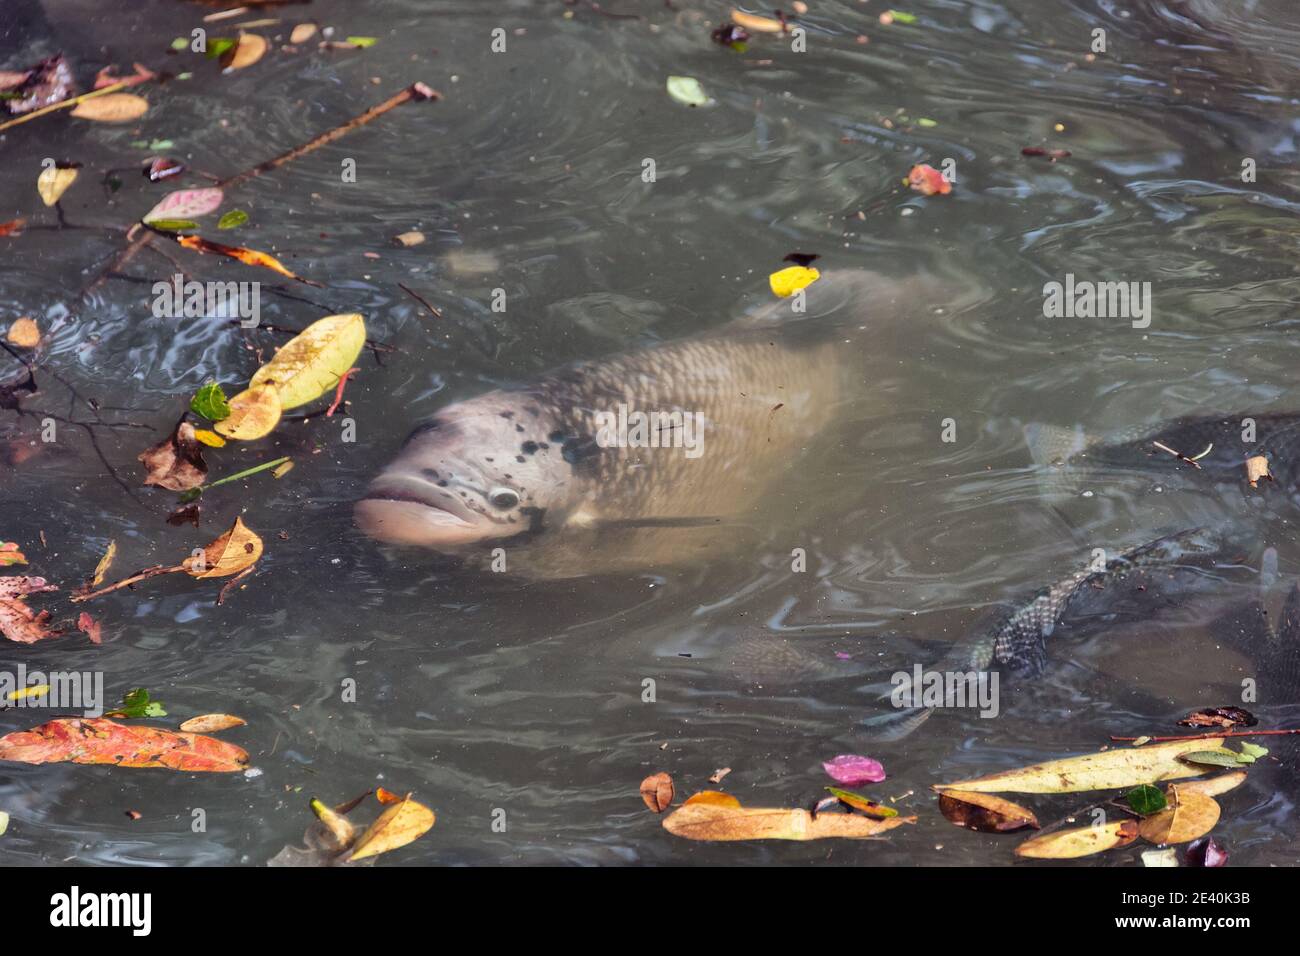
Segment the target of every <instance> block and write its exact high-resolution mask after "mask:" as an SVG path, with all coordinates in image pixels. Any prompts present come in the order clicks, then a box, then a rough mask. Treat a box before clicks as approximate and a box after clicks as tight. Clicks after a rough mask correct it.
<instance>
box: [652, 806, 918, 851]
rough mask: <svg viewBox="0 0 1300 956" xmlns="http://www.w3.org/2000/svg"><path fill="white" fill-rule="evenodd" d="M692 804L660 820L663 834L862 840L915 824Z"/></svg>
mask: <svg viewBox="0 0 1300 956" xmlns="http://www.w3.org/2000/svg"><path fill="white" fill-rule="evenodd" d="M697 796H698V795H697ZM693 800H694V798H692V800H688V801H687V802H686V803H685V805H683V806H681V807H679V808H678V809H676V810H674V811H673V812H672V813H670V814H669V815H668V816H667V817H665V818H664V824H663V825H664V829H665V830H667V831H668V832H669V833H671V834H673V835H674V836H679V837H684V838H685V839H687V840H713V841H716V840H821V839H826V838H828V837H839V838H842V839H849V840H865V839H868V838H870V837H875V836H879V835H880V834H882V833H885V832H886V831H888V830H892V829H894V827H897V826H901V825H902V824H904V823H915V822H916V817H891V818H889V819H888V820H873V819H871V818H870V817H865V816H860V815H858V814H856V813H822V814H818V815H817V816H815V817H814V816H813V815H812V814H810V813H809V812H808V811H807V810H798V809H786V808H775V807H741V806H723V805H719V804H714V803H706V802H692V801H693Z"/></svg>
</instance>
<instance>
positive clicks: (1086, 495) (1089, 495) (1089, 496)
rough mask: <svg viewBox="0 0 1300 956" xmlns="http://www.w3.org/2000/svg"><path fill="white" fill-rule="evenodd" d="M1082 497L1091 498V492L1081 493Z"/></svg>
mask: <svg viewBox="0 0 1300 956" xmlns="http://www.w3.org/2000/svg"><path fill="white" fill-rule="evenodd" d="M1083 497H1085V498H1091V497H1092V492H1091V491H1085V492H1084V493H1083Z"/></svg>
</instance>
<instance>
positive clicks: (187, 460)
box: [137, 421, 208, 491]
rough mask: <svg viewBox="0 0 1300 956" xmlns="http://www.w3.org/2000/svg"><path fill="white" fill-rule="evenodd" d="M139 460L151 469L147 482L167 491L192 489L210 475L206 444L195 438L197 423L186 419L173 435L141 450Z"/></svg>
mask: <svg viewBox="0 0 1300 956" xmlns="http://www.w3.org/2000/svg"><path fill="white" fill-rule="evenodd" d="M137 459H138V460H139V461H140V462H141V463H142V464H143V465H144V467H145V469H146V470H147V471H148V475H147V476H146V477H145V480H144V483H145V484H146V485H157V486H158V487H159V488H166V489H167V490H168V491H189V490H190V489H191V488H197V487H198V486H199V485H201V484H203V481H204V479H205V478H207V477H208V465H207V462H205V461H204V460H203V445H202V444H201V443H200V442H199V440H198V439H197V438H195V437H194V426H193V425H191V424H190V423H189V422H186V421H182V422H181V423H180V424H179V425H177V426H176V431H175V432H174V433H173V434H172V435H171V437H169V438H166V439H164V440H163V441H161V442H159V443H158V444H157V445H154V446H153V447H152V448H149V449H147V450H145V451H142V452H141V453H140V454H139V455H138V456H137Z"/></svg>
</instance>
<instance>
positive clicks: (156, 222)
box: [149, 219, 199, 232]
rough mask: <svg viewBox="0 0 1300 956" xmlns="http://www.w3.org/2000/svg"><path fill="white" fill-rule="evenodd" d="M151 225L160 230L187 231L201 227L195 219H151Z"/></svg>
mask: <svg viewBox="0 0 1300 956" xmlns="http://www.w3.org/2000/svg"><path fill="white" fill-rule="evenodd" d="M149 225H150V226H152V227H153V228H154V229H157V230H158V231H159V232H185V231H187V230H190V229H197V228H199V224H198V223H197V222H195V221H194V220H193V219H153V220H150V222H149Z"/></svg>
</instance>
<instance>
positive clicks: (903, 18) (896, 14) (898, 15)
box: [888, 10, 916, 26]
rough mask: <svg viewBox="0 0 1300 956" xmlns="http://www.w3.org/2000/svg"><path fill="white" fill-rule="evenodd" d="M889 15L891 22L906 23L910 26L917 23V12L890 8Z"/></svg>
mask: <svg viewBox="0 0 1300 956" xmlns="http://www.w3.org/2000/svg"><path fill="white" fill-rule="evenodd" d="M888 16H889V22H891V23H906V24H907V25H908V26H911V25H912V24H914V23H916V14H914V13H904V12H903V11H902V10H890V11H888Z"/></svg>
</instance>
